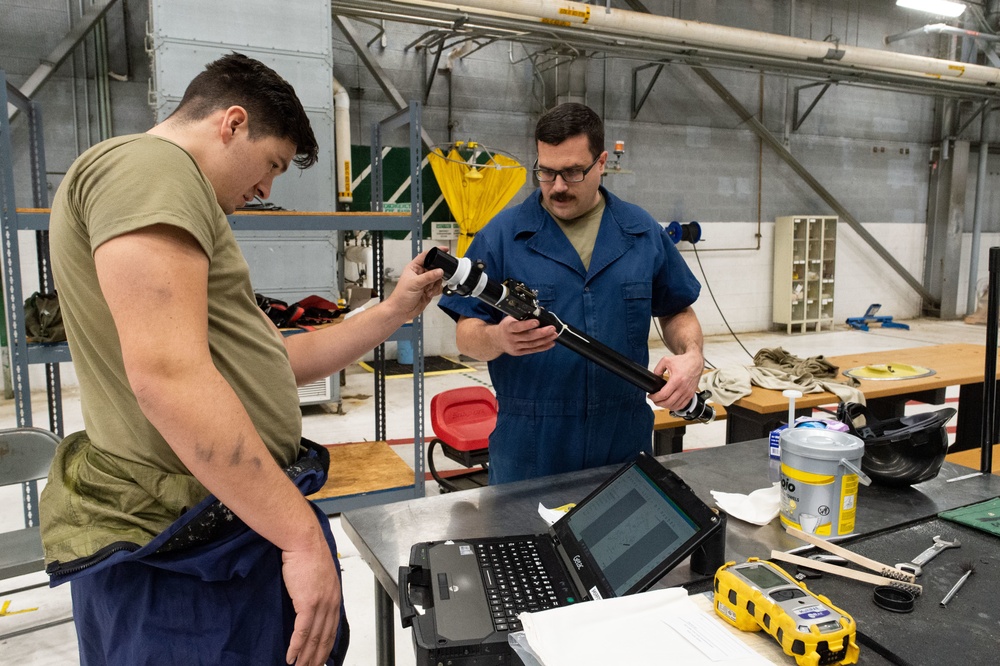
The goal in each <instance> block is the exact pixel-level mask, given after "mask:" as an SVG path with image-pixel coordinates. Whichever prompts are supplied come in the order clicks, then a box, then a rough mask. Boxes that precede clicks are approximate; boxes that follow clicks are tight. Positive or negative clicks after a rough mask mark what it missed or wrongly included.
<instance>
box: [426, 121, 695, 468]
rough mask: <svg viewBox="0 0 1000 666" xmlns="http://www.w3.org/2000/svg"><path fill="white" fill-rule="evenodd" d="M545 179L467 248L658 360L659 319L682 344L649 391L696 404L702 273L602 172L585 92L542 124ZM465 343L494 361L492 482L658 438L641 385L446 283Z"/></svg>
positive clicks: (621, 343) (541, 298) (552, 303)
mask: <svg viewBox="0 0 1000 666" xmlns="http://www.w3.org/2000/svg"><path fill="white" fill-rule="evenodd" d="M535 143H536V145H537V149H538V159H537V161H536V163H535V168H534V172H535V176H536V177H537V178H538V182H539V185H540V190H539V191H538V192H535V193H533V194H532V195H531V196H530V197H528V199H527V200H526V201H525V202H524V203H522V204H520V205H518V206H515V207H513V208H510V209H508V210H505V211H503V212H502V213H500V214H499V215H497V216H496V217H495V218H493V220H491V221H490V223H489V224H487V225H486V227H485V228H484V229H483V230H482V231H480V232H479V233H477V234H476V237H475V239H474V240H473V242H472V244H471V245H470V246H469V249H468V251H467V252H466V256H468V257H469V258H470V259H472V260H474V261H475V260H482V261H484V262H485V263H486V271H487V274H488V275H490V277H491V278H494V279H497V280H504V279H507V278H514V279H516V280H519V281H521V282H524V283H525V284H526V285H528V286H529V287H530V288H532V289H534V290H536V291H537V292H538V303H539V305H540V306H542V307H543V308H545V309H546V310H548V311H549V312H552V313H553V314H555V315H557V316H558V317H559V318H560V319H561V320H562V321H564V322H565V323H567V324H569V325H571V326H574V327H576V328H577V329H579V330H581V331H584V332H586V333H587V334H588V335H590V336H592V337H593V338H594V339H596V340H599V341H600V342H603V343H604V344H606V345H608V346H609V347H612V348H613V349H615V350H617V351H619V352H620V353H622V354H625V355H626V356H628V357H629V358H631V359H632V360H634V361H635V362H636V363H638V364H640V365H641V366H643V367H647V364H648V363H649V344H648V336H649V324H650V319H651V317H657V318H658V319H659V320H660V324H661V327H662V329H663V336H664V340H665V342H666V343H667V346H668V347H669V348H670V350H671V351H672V352H674V355H673V356H665V357H663V358H661V359H660V360H659V362H658V363H657V364H656V367H655V369H654V372H655V373H656V374H660V375H665V376H668V380H667V383H666V385H665V386H664V387H663V388H662V389H661V390H660V391H658V392H657V393H655V394H652V395H650V396H649V397H650V399H651V400H652V401H653V402H654V403H655V404H656V405H658V406H661V407H664V408H666V409H673V410H679V409H684V408H685V407H687V406H688V405H689V404H690V402H691V400H692V398H693V396H694V394H695V392H696V390H697V386H698V379H699V377H700V376H701V373H702V370H703V368H704V362H705V361H704V356H703V354H702V345H703V339H702V332H701V325H700V324H699V323H698V318H697V316H696V315H695V313H694V310H692V309H691V304H692V303H694V302H695V300H696V299H697V298H698V293H699V291H700V290H701V285H700V284H699V283H698V281H697V280H696V279H695V277H694V275H693V274H692V273H691V271H690V270H689V269H688V267H687V264H686V263H685V262H684V260H683V259H682V258H681V256H680V253H679V252H678V251H677V248H676V247H674V244H673V242H672V241H671V240H670V238H669V237H668V236H667V233H666V230H665V229H663V228H662V227H661V225H660V224H659V223H658V222H657V221H656V220H654V219H653V217H652V216H650V215H649V213H647V212H646V211H644V210H642V209H641V208H639V207H638V206H635V205H633V204H629V203H626V202H624V201H622V200H621V199H619V198H618V197H616V196H615V195H613V194H611V193H610V192H608V190H607V189H605V188H604V187H603V186H602V185H601V177H602V175H603V174H604V166H605V163H606V162H607V159H608V153H607V151H606V150H605V149H604V125H603V123H602V121H601V119H600V118H599V117H598V116H597V114H596V113H594V111H593V110H591V109H590V108H588V107H587V106H585V105H583V104H576V103H568V104H561V105H559V106H557V107H556V108H554V109H552V110H551V111H549V112H548V113H546V114H545V115H543V116H542V117H541V118H540V119H539V121H538V124H537V125H536V127H535ZM440 307H441V308H442V309H443V310H444V311H445V312H447V313H448V314H449V315H450V316H451V317H452V318H454V319H455V320H456V321H457V322H458V325H457V329H456V337H457V343H458V348H459V350H460V351H461V352H462V353H463V354H466V355H468V356H471V357H473V358H476V359H480V360H484V361H489V370H490V377H491V378H492V380H493V386H494V388H495V390H496V394H497V401H498V403H499V414H498V418H497V425H496V429H495V430H494V431H493V434H492V435H490V483H506V482H510V481H517V480H521V479H528V478H532V477H538V476H545V475H549V474H558V473H561V472H568V471H572V470H579V469H586V468H589V467H597V466H600V465H610V464H619V463H624V462H626V461H629V460H632V459H634V458H635V457H636V456H637V455H638V454H639V452H641V451H649V450H650V449H651V439H652V431H653V414H652V410H651V409H650V408H649V405H648V404H647V402H646V394H645V393H644V392H643V390H642V389H640V388H637V387H635V386H633V385H632V384H631V383H629V382H627V381H625V380H624V379H621V378H619V377H618V376H617V375H615V374H613V373H611V372H609V371H607V370H605V369H603V368H601V367H599V366H598V365H596V364H595V363H593V362H591V361H588V360H587V359H585V358H583V357H582V356H580V355H578V354H577V353H575V352H573V351H571V350H569V349H567V348H565V347H562V346H556V344H555V340H556V337H557V334H556V331H555V329H554V328H553V327H552V326H541V325H540V324H539V322H538V321H535V320H528V321H518V320H516V319H514V318H512V317H509V316H505V315H503V314H502V313H500V312H498V311H497V310H495V309H494V308H492V307H490V306H488V305H486V304H484V303H482V302H480V301H478V300H476V299H472V298H463V297H460V296H446V297H443V298H442V299H441V302H440Z"/></svg>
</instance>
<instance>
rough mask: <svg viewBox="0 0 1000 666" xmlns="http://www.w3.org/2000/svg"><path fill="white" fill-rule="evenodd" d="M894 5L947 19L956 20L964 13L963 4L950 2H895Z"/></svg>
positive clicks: (948, 0)
mask: <svg viewBox="0 0 1000 666" xmlns="http://www.w3.org/2000/svg"><path fill="white" fill-rule="evenodd" d="M896 5H897V6H899V7H906V8H907V9H916V10H917V11H921V12H927V13H928V14H935V15H937V16H947V17H948V18H958V17H959V16H961V15H962V12H964V11H965V4H964V3H961V2H951V0H896Z"/></svg>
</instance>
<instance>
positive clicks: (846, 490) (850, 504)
mask: <svg viewBox="0 0 1000 666" xmlns="http://www.w3.org/2000/svg"><path fill="white" fill-rule="evenodd" d="M857 498H858V475H857V474H845V475H844V477H843V482H842V483H841V484H840V524H839V526H838V528H837V529H838V533H839V534H850V533H851V532H853V531H854V514H855V511H856V509H857V506H858V502H857Z"/></svg>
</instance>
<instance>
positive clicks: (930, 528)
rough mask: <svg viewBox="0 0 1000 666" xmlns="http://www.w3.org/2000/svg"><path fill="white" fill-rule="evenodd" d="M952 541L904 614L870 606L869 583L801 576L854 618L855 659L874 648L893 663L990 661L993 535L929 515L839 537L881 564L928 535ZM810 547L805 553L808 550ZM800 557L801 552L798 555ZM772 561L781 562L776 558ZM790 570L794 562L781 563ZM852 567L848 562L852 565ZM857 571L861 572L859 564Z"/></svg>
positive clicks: (999, 563) (996, 613)
mask: <svg viewBox="0 0 1000 666" xmlns="http://www.w3.org/2000/svg"><path fill="white" fill-rule="evenodd" d="M935 536H940V537H941V538H942V539H945V540H948V541H951V540H954V539H956V538H957V539H958V540H959V541H960V542H961V546H960V547H959V548H948V549H945V550H943V551H942V552H940V553H939V554H938V555H937V557H935V558H934V559H933V560H931V561H930V562H929V563H927V564H926V565H925V566H924V567H923V575H921V576H920V577H919V578H917V583H919V584H920V585H922V586H923V588H924V591H923V594H922V595H921V596H919V597H917V599H916V601H915V603H914V609H913V612H911V613H905V614H902V613H894V612H891V611H887V610H883V609H882V608H880V607H878V606H876V605H875V602H874V594H873V590H874V587H873V586H872V585H869V584H866V583H861V582H857V581H853V580H849V579H845V578H840V577H835V576H830V575H827V574H824V575H823V577H822V578H821V579H817V580H807V581H805V583H806V585H807V586H808V587H809V589H810V590H812V591H813V592H815V593H817V594H822V595H825V596H827V597H829V599H830V601H831V602H832V603H833V604H834V605H835V606H839V607H840V608H842V609H844V610H845V611H847V612H848V613H850V614H851V616H853V617H854V620H855V621H856V622H857V624H858V633H859V636H858V639H859V640H858V644H859V646H860V647H861V658H860V659H859V663H860V664H864V663H865V659H864V656H865V653H866V652H876V653H880V654H881V655H882V656H883V657H885V658H886V659H888V660H889V661H890V662H892V663H896V664H912V665H913V666H922V665H923V664H985V663H996V662H995V661H993V660H994V659H996V651H997V638H996V637H997V634H998V633H1000V607H998V606H997V598H998V593H1000V539H998V538H997V537H995V536H991V535H989V534H987V533H985V532H981V531H978V530H973V529H970V528H967V527H965V526H963V525H958V524H956V523H953V522H949V521H946V520H942V519H940V518H931V519H928V520H925V521H921V522H917V523H913V524H910V525H907V526H902V527H899V528H897V529H894V530H892V531H889V532H883V533H881V534H877V535H874V536H869V537H863V538H860V539H858V540H856V541H854V540H851V541H845V542H841V545H843V546H844V547H846V548H848V549H850V550H852V551H854V552H856V553H859V554H861V555H864V556H866V557H870V558H872V559H874V560H876V561H879V562H882V563H884V564H889V565H895V564H897V563H899V562H909V561H910V560H912V559H913V558H914V557H916V556H917V555H919V554H920V553H921V552H923V551H924V550H925V549H926V548H928V547H930V546H931V545H932V544H933V542H934V537H935ZM810 552H811V551H810ZM804 554H806V555H808V554H809V553H804ZM778 564H779V566H783V567H784V566H786V565H784V564H782V563H780V562H779V563H778ZM969 564H972V565H974V566H975V567H976V572H975V573H974V574H972V576H971V577H970V578H969V580H968V581H966V583H965V585H964V586H963V587H962V588H961V590H960V591H959V592H958V594H956V595H955V597H954V598H953V599H952V600H951V601H950V602H949V603H948V605H947V607H942V606H941V600H942V599H943V598H944V596H945V594H947V592H948V590H950V589H951V587H952V586H953V585H954V584H955V582H956V581H957V580H958V579H959V578H960V577H961V575H962V573H963V571H964V567H965V566H967V565H969ZM787 567H788V570H789V572H790V573H792V575H794V574H795V570H794V569H795V568H794V565H787ZM852 568H855V567H852ZM864 571H867V569H865V570H864Z"/></svg>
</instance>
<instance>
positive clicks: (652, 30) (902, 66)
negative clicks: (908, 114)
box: [393, 0, 1000, 86]
mask: <svg viewBox="0 0 1000 666" xmlns="http://www.w3.org/2000/svg"><path fill="white" fill-rule="evenodd" d="M393 4H398V5H410V6H425V7H438V8H445V9H450V10H453V11H459V12H463V11H464V12H471V13H480V14H489V15H502V16H506V17H510V18H513V17H517V16H520V17H522V18H525V19H527V20H533V22H536V23H539V22H540V23H542V24H545V25H553V26H563V27H572V28H577V29H582V30H586V31H593V32H603V33H607V34H621V35H627V36H628V35H639V36H644V37H650V38H660V39H666V40H670V41H672V42H675V43H678V44H683V45H690V46H695V47H697V46H707V47H725V48H729V49H733V50H736V51H742V52H745V53H750V54H764V55H768V56H774V57H782V58H789V59H792V60H800V61H812V62H824V61H832V62H836V63H838V64H841V65H848V66H852V67H857V68H860V69H873V70H878V71H886V72H895V73H906V74H908V75H911V76H918V77H933V78H942V79H951V80H961V81H963V82H966V83H976V84H979V85H993V86H995V85H1000V69H998V68H994V67H985V66H982V65H974V64H969V63H963V62H958V61H951V60H942V59H939V58H929V57H926V56H918V55H911V54H907V53H894V52H891V51H879V50H877V49H870V48H864V47H860V46H849V45H847V44H836V43H831V42H823V41H817V40H812V39H803V38H799V37H791V36H785V35H778V34H773V33H766V32H759V31H755V30H745V29H742V28H730V27H727V26H720V25H712V24H708V23H700V22H698V21H687V20H683V19H676V18H672V17H669V16H658V15H656V14H644V13H640V12H633V11H627V10H622V9H613V8H610V7H608V8H602V7H594V6H591V5H586V4H583V3H581V2H569V1H567V0H558V1H553V0H505V2H504V3H503V10H502V11H498V10H496V9H495V7H496V5H497V3H496V1H495V0H463V1H462V3H461V4H453V3H446V2H436V1H431V0H394V3H393Z"/></svg>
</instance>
